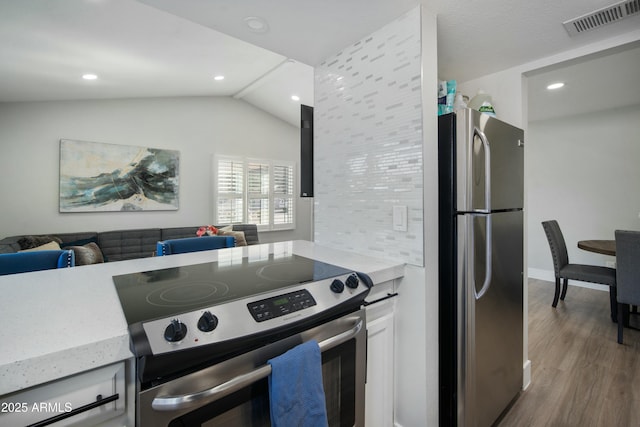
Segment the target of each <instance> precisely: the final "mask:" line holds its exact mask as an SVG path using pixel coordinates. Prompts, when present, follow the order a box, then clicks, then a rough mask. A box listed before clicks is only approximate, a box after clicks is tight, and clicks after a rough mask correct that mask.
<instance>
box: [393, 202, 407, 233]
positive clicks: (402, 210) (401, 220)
mask: <svg viewBox="0 0 640 427" xmlns="http://www.w3.org/2000/svg"><path fill="white" fill-rule="evenodd" d="M393 229H394V231H407V207H406V206H394V207H393Z"/></svg>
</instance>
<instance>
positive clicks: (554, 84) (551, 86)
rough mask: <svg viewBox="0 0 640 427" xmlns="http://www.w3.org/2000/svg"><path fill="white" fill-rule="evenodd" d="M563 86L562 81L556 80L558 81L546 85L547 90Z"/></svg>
mask: <svg viewBox="0 0 640 427" xmlns="http://www.w3.org/2000/svg"><path fill="white" fill-rule="evenodd" d="M563 86H564V83H562V82H558V83H552V84H550V85H549V86H547V89H549V90H555V89H560V88H561V87H563Z"/></svg>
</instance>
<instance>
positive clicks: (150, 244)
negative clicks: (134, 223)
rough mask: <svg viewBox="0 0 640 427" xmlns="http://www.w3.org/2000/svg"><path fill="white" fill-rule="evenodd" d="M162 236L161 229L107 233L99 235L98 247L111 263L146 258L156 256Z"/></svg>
mask: <svg viewBox="0 0 640 427" xmlns="http://www.w3.org/2000/svg"><path fill="white" fill-rule="evenodd" d="M160 236H161V234H160V229H159V228H144V229H139V230H117V231H105V232H104V233H98V246H99V247H100V249H102V253H103V254H104V256H105V257H106V258H108V260H109V261H122V260H127V259H135V258H145V257H151V256H153V255H154V253H155V250H156V243H158V241H159V240H161V238H160Z"/></svg>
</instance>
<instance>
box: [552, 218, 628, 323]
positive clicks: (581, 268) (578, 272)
mask: <svg viewBox="0 0 640 427" xmlns="http://www.w3.org/2000/svg"><path fill="white" fill-rule="evenodd" d="M542 227H543V228H544V232H545V233H546V235H547V240H548V241H549V247H550V248H551V257H552V258H553V270H554V273H555V276H556V292H555V295H554V297H553V304H551V305H552V306H553V307H556V306H557V305H558V297H560V299H561V300H563V301H564V297H565V296H566V295H567V285H568V282H569V280H578V281H580V282H590V283H599V284H602V285H608V286H609V304H610V306H611V320H612V321H614V322H615V321H616V320H617V312H618V306H617V301H616V269H615V268H609V267H601V266H597V265H587V264H570V263H569V255H568V254H567V245H566V244H565V241H564V236H563V235H562V231H560V226H559V225H558V221H556V220H550V221H543V222H542ZM560 279H562V281H563V283H562V294H560Z"/></svg>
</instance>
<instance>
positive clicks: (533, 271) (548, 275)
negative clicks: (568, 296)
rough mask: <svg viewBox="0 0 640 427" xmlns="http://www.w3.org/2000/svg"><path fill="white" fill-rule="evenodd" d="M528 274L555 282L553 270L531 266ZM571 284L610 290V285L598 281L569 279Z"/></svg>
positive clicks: (533, 277) (534, 277)
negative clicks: (597, 282)
mask: <svg viewBox="0 0 640 427" xmlns="http://www.w3.org/2000/svg"><path fill="white" fill-rule="evenodd" d="M527 275H528V277H529V278H531V279H538V280H545V281H547V282H555V280H556V275H555V273H554V272H553V271H550V270H542V269H539V268H529V269H528V270H527ZM569 285H571V286H579V287H581V288H589V289H596V290H598V291H605V292H609V287H608V286H606V285H598V284H596V283H588V282H580V281H576V280H569Z"/></svg>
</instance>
